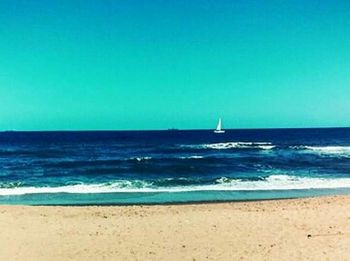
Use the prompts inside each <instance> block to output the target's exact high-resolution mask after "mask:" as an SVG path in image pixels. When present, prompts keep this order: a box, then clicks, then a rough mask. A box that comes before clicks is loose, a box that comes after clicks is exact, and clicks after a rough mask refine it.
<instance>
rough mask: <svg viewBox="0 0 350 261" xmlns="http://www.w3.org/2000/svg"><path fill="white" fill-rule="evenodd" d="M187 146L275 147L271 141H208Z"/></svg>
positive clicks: (216, 147)
mask: <svg viewBox="0 0 350 261" xmlns="http://www.w3.org/2000/svg"><path fill="white" fill-rule="evenodd" d="M189 147H194V148H203V149H216V150H224V149H263V150H270V149H273V148H275V145H272V143H271V142H234V141H232V142H220V143H209V144H200V145H189Z"/></svg>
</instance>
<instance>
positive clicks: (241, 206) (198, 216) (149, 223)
mask: <svg viewBox="0 0 350 261" xmlns="http://www.w3.org/2000/svg"><path fill="white" fill-rule="evenodd" d="M0 227H1V228H2V233H0V243H1V245H2V246H5V247H2V248H0V259H1V260H66V259H73V260H103V259H106V260H110V259H114V260H115V259H118V260H237V259H242V260H266V259H267V260H278V259H280V260H281V259H284V260H296V259H309V260H327V259H330V260H339V259H341V260H344V259H346V258H349V257H350V248H349V247H348V246H349V245H350V196H349V195H347V196H344V195H340V196H320V197H311V198H298V199H273V200H259V201H244V202H242V201H241V202H232V201H231V202H219V203H209V204H208V203H201V204H193V203H192V204H178V205H129V206H120V205H119V206H115V205H114V206H28V205H26V206H23V205H16V206H15V205H1V206H0Z"/></svg>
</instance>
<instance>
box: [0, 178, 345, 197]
mask: <svg viewBox="0 0 350 261" xmlns="http://www.w3.org/2000/svg"><path fill="white" fill-rule="evenodd" d="M178 181H179V182H178ZM178 181H177V180H174V179H164V180H162V181H161V182H160V181H159V180H158V181H143V180H132V181H131V180H117V181H114V182H109V183H101V184H76V185H66V186H58V187H25V186H18V187H9V186H7V187H6V186H4V185H2V186H1V187H2V188H0V195H2V196H11V195H24V194H44V193H76V194H88V193H156V192H189V191H258V190H300V189H335V188H350V178H332V179H330V178H311V177H297V176H290V175H271V176H268V177H265V178H261V179H258V180H256V179H255V180H243V179H234V178H227V177H221V178H219V179H216V180H214V181H213V182H212V183H210V184H200V183H201V182H200V181H198V180H197V181H192V180H190V179H186V178H179V180H178ZM176 184H182V185H176Z"/></svg>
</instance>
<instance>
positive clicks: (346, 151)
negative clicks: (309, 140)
mask: <svg viewBox="0 0 350 261" xmlns="http://www.w3.org/2000/svg"><path fill="white" fill-rule="evenodd" d="M291 148H292V149H299V150H305V151H308V152H314V153H318V154H322V155H333V156H337V155H338V156H345V157H350V146H292V147H291Z"/></svg>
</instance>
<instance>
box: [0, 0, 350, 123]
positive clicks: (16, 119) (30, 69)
mask: <svg viewBox="0 0 350 261" xmlns="http://www.w3.org/2000/svg"><path fill="white" fill-rule="evenodd" d="M219 116H220V117H222V118H223V124H224V127H226V128H265V127H318V126H350V1H346V0H344V1H337V0H329V1H320V0H319V1H313V0H308V1H305V0H300V1H280V0H275V1H249V0H235V1H232V0H230V1H225V0H223V1H216V0H213V1H206V0H202V1H197V0H190V1H189V0H176V1H175V0H174V1H169V0H168V1H166V0H164V1H157V0H150V1H141V0H135V1H123V0H121V1H115V0H110V1H106V0H96V1H86V0H83V1H78V0H74V1H72V0H67V1H53V0H50V1H49V0H47V1H27V0H23V1H17V0H2V1H0V129H1V130H6V129H16V130H54V129H63V130H68V129H75V130H78V129H91V130H92V129H164V128H171V127H176V128H214V127H215V125H216V120H217V118H218V117H219Z"/></svg>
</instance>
